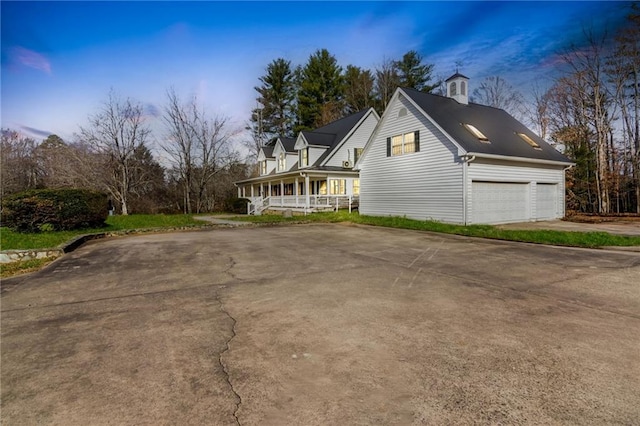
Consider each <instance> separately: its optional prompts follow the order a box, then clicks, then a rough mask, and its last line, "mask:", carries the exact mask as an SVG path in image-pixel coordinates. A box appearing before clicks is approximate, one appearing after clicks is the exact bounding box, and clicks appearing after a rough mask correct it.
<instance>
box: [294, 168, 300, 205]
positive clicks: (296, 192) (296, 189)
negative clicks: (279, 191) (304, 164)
mask: <svg viewBox="0 0 640 426" xmlns="http://www.w3.org/2000/svg"><path fill="white" fill-rule="evenodd" d="M294 185H295V186H294V187H293V195H294V196H295V197H296V207H298V195H300V194H298V176H296V183H295V184H294Z"/></svg>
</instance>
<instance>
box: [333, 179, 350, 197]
mask: <svg viewBox="0 0 640 426" xmlns="http://www.w3.org/2000/svg"><path fill="white" fill-rule="evenodd" d="M329 182H330V184H331V195H346V194H347V180H346V179H331V180H329Z"/></svg>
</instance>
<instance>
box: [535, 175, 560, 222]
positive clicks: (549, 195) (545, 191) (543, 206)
mask: <svg viewBox="0 0 640 426" xmlns="http://www.w3.org/2000/svg"><path fill="white" fill-rule="evenodd" d="M557 211H558V185H555V184H549V183H539V184H537V185H536V219H555V218H556V217H558V213H557Z"/></svg>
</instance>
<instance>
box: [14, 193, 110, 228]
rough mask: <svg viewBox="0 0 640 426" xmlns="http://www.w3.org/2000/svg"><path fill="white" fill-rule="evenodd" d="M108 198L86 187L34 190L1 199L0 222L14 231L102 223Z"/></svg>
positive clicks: (85, 226) (105, 216) (88, 225)
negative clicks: (0, 214) (0, 220)
mask: <svg viewBox="0 0 640 426" xmlns="http://www.w3.org/2000/svg"><path fill="white" fill-rule="evenodd" d="M108 206H109V202H108V198H107V195H106V194H104V193H102V192H97V191H92V190H88V189H36V190H31V191H25V192H20V193H18V194H13V195H10V196H8V197H6V198H5V199H4V200H2V225H3V226H7V227H9V228H11V229H13V230H15V231H18V232H41V231H51V230H55V231H62V230H69V229H78V228H96V227H101V226H104V221H105V220H106V219H107V215H108Z"/></svg>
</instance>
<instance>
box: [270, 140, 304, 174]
mask: <svg viewBox="0 0 640 426" xmlns="http://www.w3.org/2000/svg"><path fill="white" fill-rule="evenodd" d="M294 146H295V139H292V138H284V137H279V138H277V140H276V143H275V146H274V147H273V157H274V159H275V163H276V173H283V172H287V171H289V170H291V169H293V168H294V167H296V166H297V165H298V152H297V151H296V150H295V148H294Z"/></svg>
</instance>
